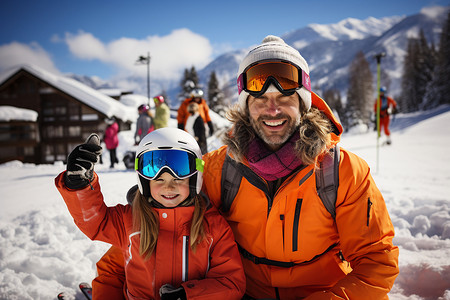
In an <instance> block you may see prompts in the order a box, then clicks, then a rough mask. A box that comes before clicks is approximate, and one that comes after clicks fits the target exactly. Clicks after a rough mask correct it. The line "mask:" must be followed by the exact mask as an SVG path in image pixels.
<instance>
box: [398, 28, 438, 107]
mask: <svg viewBox="0 0 450 300" xmlns="http://www.w3.org/2000/svg"><path fill="white" fill-rule="evenodd" d="M435 63H436V54H435V52H434V48H433V47H431V46H429V45H428V42H427V40H426V38H425V35H424V33H423V31H422V30H421V31H420V33H419V37H418V38H410V39H408V48H407V51H406V56H405V60H404V64H403V77H402V93H401V96H400V99H399V104H400V110H401V111H403V112H414V111H418V110H420V109H421V108H422V107H423V106H424V97H425V93H426V89H427V86H428V85H429V83H430V82H431V80H432V74H433V69H434V66H435Z"/></svg>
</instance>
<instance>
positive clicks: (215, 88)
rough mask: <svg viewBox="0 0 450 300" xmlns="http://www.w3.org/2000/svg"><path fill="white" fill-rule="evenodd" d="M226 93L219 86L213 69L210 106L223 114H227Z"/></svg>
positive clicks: (210, 78) (209, 85)
mask: <svg viewBox="0 0 450 300" xmlns="http://www.w3.org/2000/svg"><path fill="white" fill-rule="evenodd" d="M224 98H225V95H224V93H223V92H222V91H221V89H220V88H219V81H218V80H217V76H216V72H215V71H212V72H211V76H210V77H209V83H208V100H209V108H210V109H211V110H213V111H215V112H216V113H218V114H219V115H221V116H225V113H226V107H225V105H224Z"/></svg>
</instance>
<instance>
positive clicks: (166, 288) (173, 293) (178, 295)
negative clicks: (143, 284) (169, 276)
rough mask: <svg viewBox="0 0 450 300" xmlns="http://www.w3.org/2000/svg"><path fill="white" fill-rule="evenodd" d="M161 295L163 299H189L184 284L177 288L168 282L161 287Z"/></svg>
mask: <svg viewBox="0 0 450 300" xmlns="http://www.w3.org/2000/svg"><path fill="white" fill-rule="evenodd" d="M159 296H160V297H161V300H187V298H186V292H185V291H184V288H183V287H182V286H180V287H179V288H177V289H176V288H174V287H173V286H172V285H170V284H168V283H167V284H164V285H163V286H162V287H161V288H160V289H159Z"/></svg>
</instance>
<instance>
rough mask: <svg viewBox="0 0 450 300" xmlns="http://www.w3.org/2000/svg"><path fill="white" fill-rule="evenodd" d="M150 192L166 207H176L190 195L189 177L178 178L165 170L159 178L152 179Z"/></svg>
mask: <svg viewBox="0 0 450 300" xmlns="http://www.w3.org/2000/svg"><path fill="white" fill-rule="evenodd" d="M150 192H151V194H152V197H153V199H155V200H156V201H158V202H159V203H161V204H162V205H164V206H165V207H175V206H177V205H178V204H180V203H181V202H183V201H184V200H185V199H186V198H187V197H188V196H189V178H185V179H178V178H176V177H173V176H172V175H170V174H169V173H168V172H164V173H162V174H161V175H160V176H159V177H158V179H155V180H150Z"/></svg>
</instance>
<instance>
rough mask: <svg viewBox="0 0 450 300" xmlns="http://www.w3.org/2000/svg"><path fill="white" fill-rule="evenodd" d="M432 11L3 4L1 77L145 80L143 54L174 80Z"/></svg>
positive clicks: (378, 5) (323, 1) (339, 4)
mask: <svg viewBox="0 0 450 300" xmlns="http://www.w3.org/2000/svg"><path fill="white" fill-rule="evenodd" d="M432 5H441V6H449V5H450V0H428V1H426V0H378V1H364V0H351V1H337V0H317V1H311V0H309V1H304V0H297V1H294V0H292V1H283V0H280V1H274V0H271V1H266V0H260V1H253V0H248V1H246V0H240V1H235V0H223V1H212V0H208V1H195V0H190V1H185V0H182V1H170V0H166V1H118V0H110V1H92V0H90V1H85V0H75V1H66V0H58V1H56V0H53V1H46V0H41V1H35V0H33V1H32V0H28V1H23V0H2V1H1V2H0V27H1V28H2V29H1V32H0V72H1V71H3V70H5V69H6V68H9V67H11V66H12V65H14V64H17V63H23V62H27V63H33V64H37V65H39V66H41V67H43V68H46V69H48V70H49V71H53V72H61V73H75V74H80V75H89V76H98V77H100V78H102V79H104V80H108V79H112V78H120V77H125V76H129V75H136V76H146V68H145V67H139V66H136V65H134V62H135V61H136V59H137V57H138V56H139V55H145V54H146V53H147V51H149V52H150V56H151V58H152V59H151V64H150V67H151V76H161V77H162V78H176V76H177V75H179V74H180V72H182V70H184V68H186V67H190V66H192V65H193V66H195V67H196V68H197V69H199V68H202V67H204V66H205V65H206V64H207V63H209V62H210V61H211V60H212V59H213V58H214V57H216V56H217V55H219V54H221V53H224V52H227V51H230V50H232V49H242V48H247V47H250V46H252V45H255V44H258V43H259V42H260V41H261V40H262V39H263V38H264V37H265V36H266V35H268V34H275V35H283V34H284V33H286V32H289V31H292V30H295V29H299V28H302V27H305V26H307V25H308V24H311V23H318V24H331V23H336V22H339V21H341V20H343V19H345V18H348V17H353V18H357V19H366V18H368V17H370V16H372V17H376V18H382V17H387V16H403V15H404V16H407V15H413V14H416V13H418V12H419V11H420V9H421V8H423V7H426V6H432Z"/></svg>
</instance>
